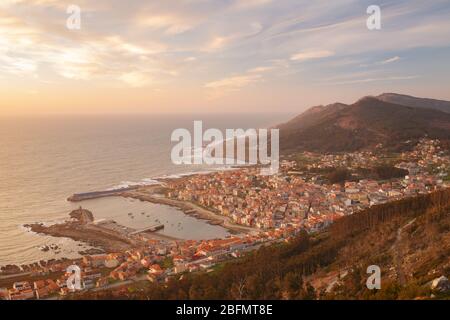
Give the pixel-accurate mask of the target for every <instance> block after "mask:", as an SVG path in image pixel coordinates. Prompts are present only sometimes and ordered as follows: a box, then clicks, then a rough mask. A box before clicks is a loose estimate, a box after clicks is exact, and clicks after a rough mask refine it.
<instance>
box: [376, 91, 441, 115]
mask: <svg viewBox="0 0 450 320" xmlns="http://www.w3.org/2000/svg"><path fill="white" fill-rule="evenodd" d="M376 98H377V99H378V100H381V101H384V102H389V103H395V104H400V105H402V106H407V107H414V108H424V109H434V110H438V111H442V112H447V113H450V101H444V100H436V99H428V98H417V97H412V96H408V95H404V94H398V93H383V94H381V95H379V96H377V97H376Z"/></svg>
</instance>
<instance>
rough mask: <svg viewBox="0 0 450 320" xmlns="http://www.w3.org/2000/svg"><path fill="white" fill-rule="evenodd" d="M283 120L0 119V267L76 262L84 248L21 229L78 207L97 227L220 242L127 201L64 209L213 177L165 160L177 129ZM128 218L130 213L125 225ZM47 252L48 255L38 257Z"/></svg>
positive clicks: (214, 233)
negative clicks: (104, 224)
mask: <svg viewBox="0 0 450 320" xmlns="http://www.w3.org/2000/svg"><path fill="white" fill-rule="evenodd" d="M288 119H289V115H286V114H256V115H255V114H251V115H250V114H248V115H246V114H244V115H243V114H239V115H230V114H227V115H224V114H221V115H207V116H205V115H82V116H81V115H77V116H74V115H64V116H63V115H51V116H50V115H49V116H21V117H3V118H0V266H2V265H6V264H18V265H20V264H27V263H32V262H36V261H39V260H48V259H54V258H61V257H67V258H75V257H78V256H79V253H78V252H79V251H80V250H84V249H89V248H90V247H89V246H87V245H85V244H82V243H79V242H76V241H73V240H71V239H66V238H53V237H49V236H42V235H36V234H33V233H31V232H30V231H28V230H27V229H26V228H24V227H23V225H24V224H27V223H34V222H44V223H56V222H58V221H63V220H65V219H67V217H68V213H69V212H70V211H71V210H73V209H75V208H77V207H78V206H79V205H82V206H83V208H86V209H89V210H91V211H92V212H93V214H94V216H95V218H96V219H101V218H108V219H114V220H116V221H118V222H119V223H122V224H124V225H127V226H130V227H137V226H145V225H146V224H148V225H151V224H154V222H155V221H161V222H162V223H164V224H165V228H164V230H163V231H161V232H162V233H164V234H166V235H169V236H174V237H177V238H181V239H209V238H217V237H224V236H226V235H227V231H226V230H225V229H224V228H222V227H220V226H213V225H209V224H207V223H206V222H205V221H202V220H197V219H195V218H193V217H189V216H186V215H184V213H182V212H181V211H179V210H178V209H175V208H171V207H167V206H161V205H156V204H151V203H143V202H139V201H135V200H132V199H122V198H103V199H96V200H89V201H83V202H82V203H75V204H74V203H70V202H68V201H66V199H67V197H68V196H70V195H72V194H73V193H79V192H87V191H97V190H105V189H109V188H115V187H119V186H127V185H131V184H151V183H154V180H153V179H155V178H158V177H167V176H176V175H179V174H186V173H190V172H201V171H205V170H212V169H217V168H211V167H208V166H203V165H196V166H186V165H182V166H178V165H174V164H173V163H172V162H171V160H170V152H171V149H172V146H173V145H174V143H171V141H170V136H171V133H172V131H173V130H174V129H176V128H186V129H188V130H190V131H192V129H193V121H194V120H202V121H203V126H204V130H205V129H207V128H218V129H221V130H224V129H226V128H243V129H247V128H266V127H269V126H272V125H275V124H277V123H280V122H283V121H286V120H288ZM128 213H133V217H134V218H130V215H128ZM45 245H54V246H53V247H54V249H51V250H49V251H47V252H43V251H42V250H41V248H42V247H43V246H45Z"/></svg>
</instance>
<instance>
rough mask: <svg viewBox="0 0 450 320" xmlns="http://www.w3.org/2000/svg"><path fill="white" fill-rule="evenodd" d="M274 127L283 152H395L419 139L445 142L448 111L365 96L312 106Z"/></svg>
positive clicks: (449, 137) (449, 123)
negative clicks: (380, 148) (386, 149)
mask: <svg viewBox="0 0 450 320" xmlns="http://www.w3.org/2000/svg"><path fill="white" fill-rule="evenodd" d="M384 97H386V96H384ZM415 99H419V98H415ZM385 100H386V99H385ZM429 100H430V99H427V100H426V101H425V104H426V105H429ZM414 101H418V100H414ZM436 101H440V100H436ZM427 103H428V104H427ZM449 105H450V102H449ZM277 128H278V129H280V146H281V149H282V151H293V150H299V151H313V152H352V151H358V150H362V149H371V148H375V147H376V146H378V145H383V146H384V147H386V148H388V149H392V150H400V149H402V148H404V147H405V146H404V145H403V144H404V142H405V141H408V140H409V141H413V142H414V141H418V140H419V139H420V138H422V137H424V136H428V137H430V138H436V139H441V140H444V141H448V140H450V113H447V112H444V111H440V110H436V109H433V108H428V107H414V106H409V105H401V104H396V103H391V102H386V101H384V100H382V99H379V98H378V97H374V96H366V97H363V98H361V99H359V100H358V101H356V102H355V103H353V104H349V105H347V104H343V103H334V104H329V105H326V106H315V107H312V108H310V109H308V110H306V111H305V112H303V113H302V114H300V115H298V116H296V117H294V118H293V119H291V120H290V121H288V122H285V123H283V124H281V125H279V126H277Z"/></svg>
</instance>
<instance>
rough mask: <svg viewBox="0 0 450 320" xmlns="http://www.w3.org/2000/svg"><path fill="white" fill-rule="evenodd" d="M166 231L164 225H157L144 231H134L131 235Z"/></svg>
mask: <svg viewBox="0 0 450 320" xmlns="http://www.w3.org/2000/svg"><path fill="white" fill-rule="evenodd" d="M161 229H164V225H163V224H155V225H153V226H150V227H147V228H143V229H139V230H136V231H133V232H131V233H130V235H136V234H139V233H144V232H155V231H158V230H161Z"/></svg>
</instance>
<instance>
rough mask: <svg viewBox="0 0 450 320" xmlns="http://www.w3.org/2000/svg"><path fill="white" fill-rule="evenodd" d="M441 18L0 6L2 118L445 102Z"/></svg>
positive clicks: (48, 0) (240, 8) (393, 7)
mask: <svg viewBox="0 0 450 320" xmlns="http://www.w3.org/2000/svg"><path fill="white" fill-rule="evenodd" d="M71 4H74V5H77V6H79V7H80V8H81V29H80V30H69V29H68V28H66V20H67V18H68V17H69V14H67V12H66V10H67V7H68V6H69V5H71ZM372 4H376V5H379V6H381V9H382V29H381V30H375V31H370V30H368V29H367V27H366V19H367V17H368V14H367V13H366V10H367V7H368V6H369V5H372ZM449 17H450V1H449V0H433V1H424V0H392V1H386V0H384V1H375V0H369V1H365V0H339V1H329V0H323V1H322V0H320V1H319V0H318V1H311V0H276V1H275V0H159V1H152V0H147V1H144V0H141V1H137V0H126V1H124V0H95V1H94V0H68V1H66V0H0V115H11V114H46V113H188V112H199V113H200V112H218V113H220V112H255V111H257V112H300V111H302V110H304V109H305V108H306V107H309V106H312V105H317V104H327V103H332V102H335V101H341V102H345V103H350V102H353V101H354V100H356V99H358V98H359V97H361V96H364V95H368V94H380V93H382V92H398V93H405V94H412V95H416V96H422V97H430V98H438V99H446V100H450V90H449V89H450V86H449V83H450V18H449Z"/></svg>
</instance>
